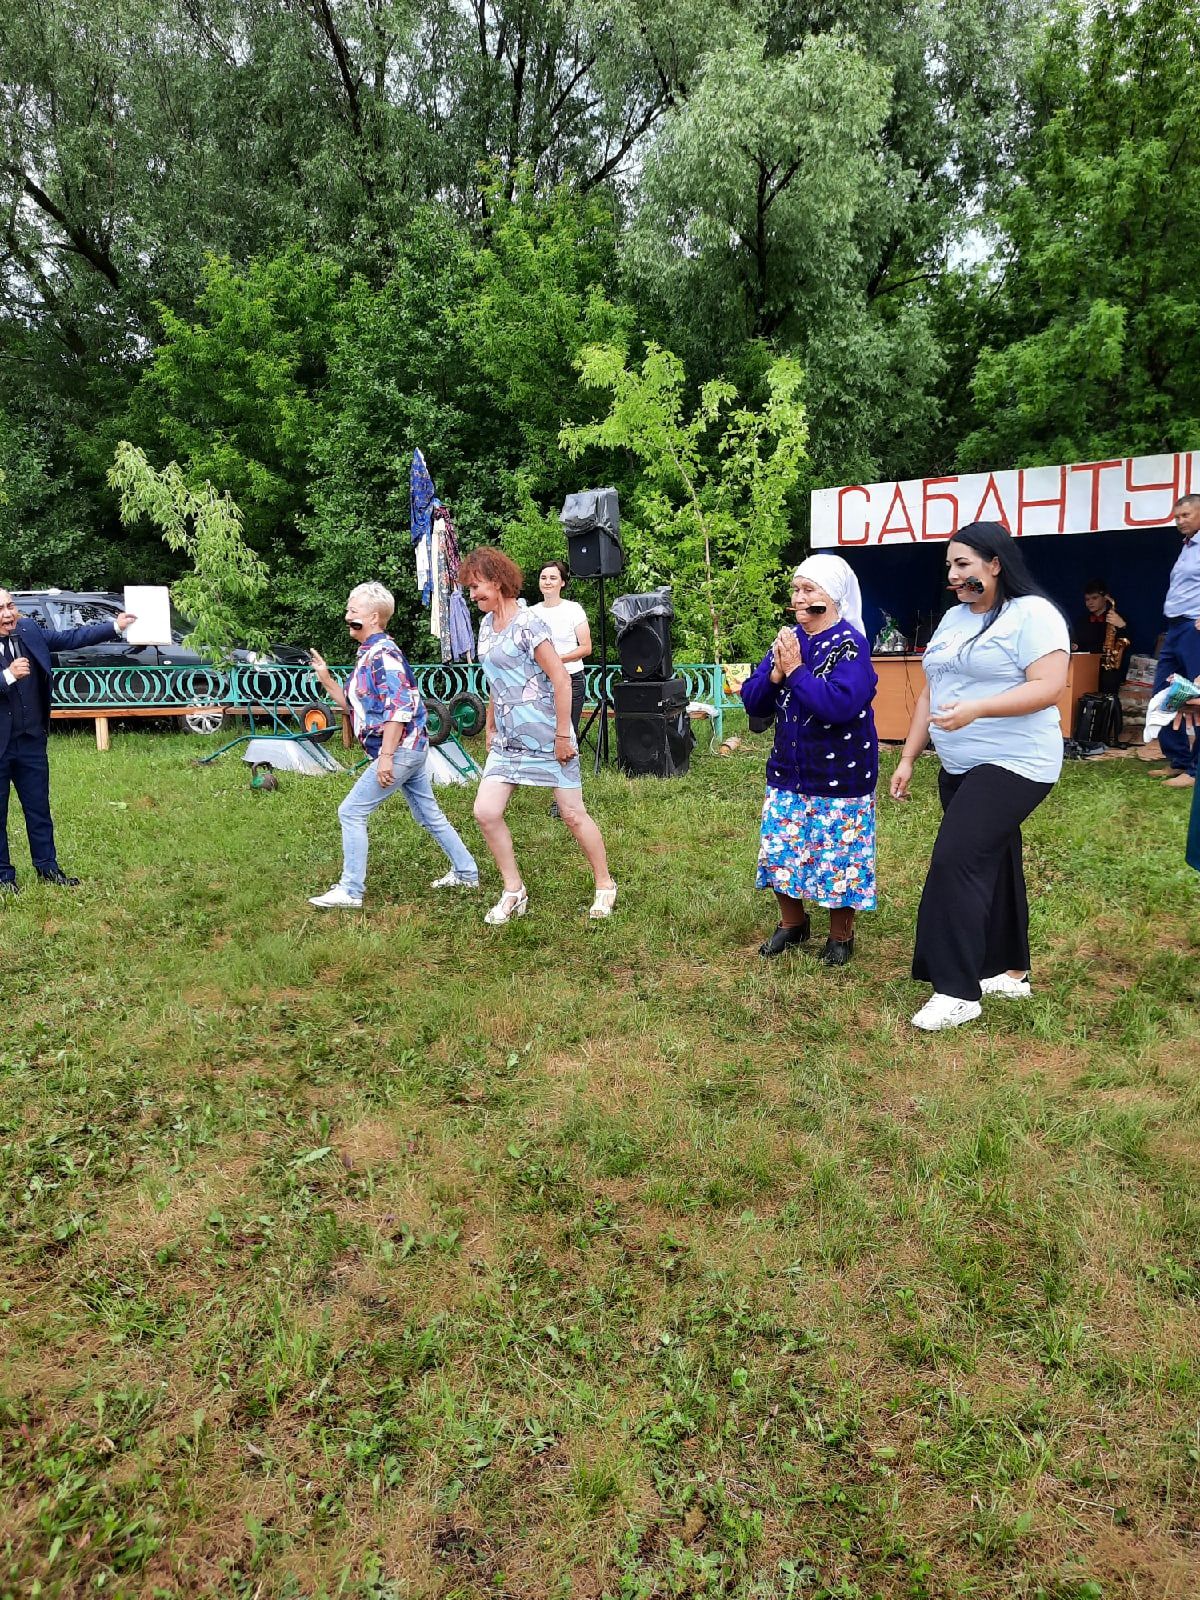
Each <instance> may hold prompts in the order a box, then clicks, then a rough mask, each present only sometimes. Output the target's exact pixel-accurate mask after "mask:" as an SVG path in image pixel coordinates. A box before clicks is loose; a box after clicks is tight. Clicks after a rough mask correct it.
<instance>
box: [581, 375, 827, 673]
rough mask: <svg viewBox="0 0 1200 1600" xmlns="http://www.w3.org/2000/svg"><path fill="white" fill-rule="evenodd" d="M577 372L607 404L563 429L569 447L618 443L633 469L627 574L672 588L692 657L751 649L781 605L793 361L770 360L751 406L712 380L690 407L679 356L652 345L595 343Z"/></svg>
mask: <svg viewBox="0 0 1200 1600" xmlns="http://www.w3.org/2000/svg"><path fill="white" fill-rule="evenodd" d="M581 376H582V379H583V383H584V385H585V387H587V388H591V389H599V390H602V391H604V392H605V393H607V394H609V395H611V397H612V400H611V407H610V410H609V413H608V415H607V416H606V417H605V418H603V420H601V421H600V422H596V423H586V424H576V425H573V426H570V427H567V428H565V429H564V430H563V445H564V448H565V449H566V451H567V453H568V454H569V455H570V456H571V457H572V458H573V459H575V458H578V457H579V456H580V455H582V454H583V452H584V451H585V450H586V449H588V448H589V447H600V448H602V449H606V450H612V451H616V450H627V451H629V452H630V453H631V454H632V455H633V456H634V457H635V458H636V459H637V462H638V464H639V466H640V468H641V473H640V476H639V479H638V483H637V487H636V489H635V491H634V494H633V498H632V504H631V507H630V509H629V512H627V514H626V518H625V520H624V523H623V527H624V530H625V543H626V553H627V557H628V574H627V576H628V580H629V581H630V582H631V583H632V584H633V585H634V586H636V587H638V588H654V587H656V586H657V585H659V584H662V583H669V584H671V585H672V586H673V588H674V592H675V606H676V634H677V638H678V640H679V642H680V644H681V646H682V648H683V650H684V651H685V652H687V653H689V654H690V655H691V656H692V659H697V658H699V659H704V660H707V659H709V658H710V656H711V658H712V659H713V660H716V661H722V660H729V659H730V657H731V652H732V655H733V656H738V655H739V654H740V655H742V656H746V655H751V654H753V653H754V651H755V650H756V649H757V647H758V642H759V641H761V639H762V638H763V637H764V629H766V628H768V627H769V624H770V619H771V617H772V615H773V613H774V612H775V611H777V610H778V607H779V603H780V587H781V584H782V580H783V573H782V567H781V557H782V552H783V549H784V546H785V545H786V543H787V541H788V517H787V509H788V496H789V495H790V494H791V492H792V491H793V489H794V488H795V486H796V484H797V482H798V481H799V477H800V470H801V466H802V464H803V461H804V447H805V442H806V440H807V438H808V427H807V423H806V421H805V415H804V407H803V405H802V403H801V401H800V398H799V397H800V391H801V387H802V378H801V373H800V369H799V367H798V366H797V365H796V364H795V362H793V361H791V360H789V359H788V358H786V357H779V358H778V359H776V360H774V361H772V362H771V363H770V365H769V366H768V367H767V369H766V371H765V373H764V374H763V390H764V393H765V397H766V398H765V400H764V402H763V404H762V405H761V406H760V407H758V408H752V407H749V406H746V405H741V406H739V405H737V404H736V403H735V402H736V401H737V390H736V389H735V387H734V385H733V384H731V383H729V382H726V381H722V380H719V379H712V380H710V381H709V382H708V383H706V384H704V385H703V387H702V388H701V390H700V397H699V403H698V404H697V405H696V407H695V409H694V410H693V411H692V413H691V415H690V416H689V415H688V414H687V409H686V406H687V401H686V394H685V390H686V379H685V374H684V371H683V366H682V364H681V363H680V361H679V359H678V358H677V357H676V356H674V355H672V354H671V352H670V351H669V350H661V349H659V348H658V347H657V346H656V345H651V346H650V348H649V350H648V352H647V354H646V358H645V360H644V361H643V362H642V365H641V367H640V368H638V369H633V368H631V367H630V366H629V364H628V361H627V358H626V355H625V352H624V351H623V350H622V349H620V347H618V346H614V345H604V346H594V347H593V348H592V349H590V350H587V351H586V352H585V353H584V357H583V361H582V365H581Z"/></svg>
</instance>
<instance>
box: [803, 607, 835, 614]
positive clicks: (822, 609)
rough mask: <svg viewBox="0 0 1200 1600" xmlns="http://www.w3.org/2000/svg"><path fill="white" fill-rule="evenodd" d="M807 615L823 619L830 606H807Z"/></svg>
mask: <svg viewBox="0 0 1200 1600" xmlns="http://www.w3.org/2000/svg"><path fill="white" fill-rule="evenodd" d="M804 610H805V614H806V615H807V616H810V617H823V616H824V615H825V613H826V612H827V611H828V610H829V607H828V606H805V608H804Z"/></svg>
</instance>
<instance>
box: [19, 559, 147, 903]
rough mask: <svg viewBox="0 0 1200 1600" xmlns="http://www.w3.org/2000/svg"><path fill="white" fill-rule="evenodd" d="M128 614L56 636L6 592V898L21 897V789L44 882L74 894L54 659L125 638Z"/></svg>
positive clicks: (27, 825) (33, 852)
mask: <svg viewBox="0 0 1200 1600" xmlns="http://www.w3.org/2000/svg"><path fill="white" fill-rule="evenodd" d="M133 620H134V619H133V617H132V616H131V615H130V613H129V612H127V611H123V612H122V613H121V615H120V616H119V617H118V618H117V620H116V623H115V624H114V623H111V622H97V623H93V624H92V625H91V626H90V627H87V628H66V629H63V630H62V631H61V632H51V631H50V630H49V629H43V628H39V627H38V625H37V623H36V622H30V621H29V620H28V619H27V618H26V617H23V616H22V615H21V613H20V612H19V611H18V610H17V607H16V604H15V602H14V600H13V597H12V595H11V594H9V592H8V590H7V589H0V894H16V893H17V874H16V869H15V868H14V867H13V864H12V861H11V859H10V857H9V854H8V791H9V787H10V785H11V787H13V788H14V789H16V791H17V798H18V799H19V800H20V802H21V810H22V811H23V812H24V813H25V831H26V833H27V834H28V835H29V853H30V855H31V856H32V857H33V865H34V868H35V870H36V871H37V875H38V877H39V878H43V879H45V881H46V882H47V883H58V884H63V885H65V886H67V887H72V886H74V885H75V884H77V883H78V882H79V879H78V878H68V877H67V875H66V873H65V872H64V871H63V870H62V868H61V867H60V866H59V864H58V857H57V855H56V854H55V852H54V823H53V821H52V820H51V817H50V763H49V760H48V759H47V754H46V740H47V738H48V736H49V733H50V652H51V651H52V650H82V649H84V648H86V646H88V645H90V644H104V643H106V642H107V641H108V640H109V639H115V638H119V637H120V635H121V634H122V633H123V632H124V630H125V629H126V628H127V627H128V626H129V624H130V623H131V622H132V621H133Z"/></svg>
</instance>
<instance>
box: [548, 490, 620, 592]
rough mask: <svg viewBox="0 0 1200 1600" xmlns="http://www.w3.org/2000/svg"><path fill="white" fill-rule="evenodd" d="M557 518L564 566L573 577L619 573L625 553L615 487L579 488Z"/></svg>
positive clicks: (614, 576) (568, 498) (601, 576)
mask: <svg viewBox="0 0 1200 1600" xmlns="http://www.w3.org/2000/svg"><path fill="white" fill-rule="evenodd" d="M558 519H559V521H560V522H561V523H562V525H563V532H564V533H565V534H566V536H567V565H568V566H569V567H570V569H571V576H572V577H573V578H616V577H619V576H620V574H621V573H622V572H623V571H624V569H625V552H624V551H623V550H622V549H621V512H620V508H619V507H618V504H617V491H616V490H615V489H582V490H580V491H579V493H578V494H569V495H568V496H567V498H566V499H565V500H564V501H563V508H562V510H561V511H560V512H559V517H558Z"/></svg>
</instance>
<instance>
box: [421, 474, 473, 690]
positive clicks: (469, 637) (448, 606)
mask: <svg viewBox="0 0 1200 1600" xmlns="http://www.w3.org/2000/svg"><path fill="white" fill-rule="evenodd" d="M409 522H410V528H411V532H412V542H413V554H414V556H415V557H416V563H417V588H418V590H419V591H420V595H421V604H422V605H423V606H427V607H428V608H429V632H430V634H431V635H432V636H433V638H435V639H436V640H437V641H438V646H439V649H440V650H441V656H442V660H443V661H474V659H475V630H474V629H473V627H472V626H471V613H470V611H469V610H468V609H467V602H466V599H465V597H464V595H463V592H462V589H461V587H460V585H459V581H458V570H459V566H460V558H459V551H458V538H457V536H456V534H455V532H454V521H453V519H452V517H451V516H450V508H449V506H447V505H446V504H445V503H444V502H443V501H441V500H439V499H438V497H437V491H436V490H435V489H434V486H433V479H432V477H431V476H430V473H429V468H428V467H427V466H426V465H425V457H424V456H423V455H422V454H421V452H420V451H419V450H414V451H413V459H412V471H411V472H410V474H409Z"/></svg>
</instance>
